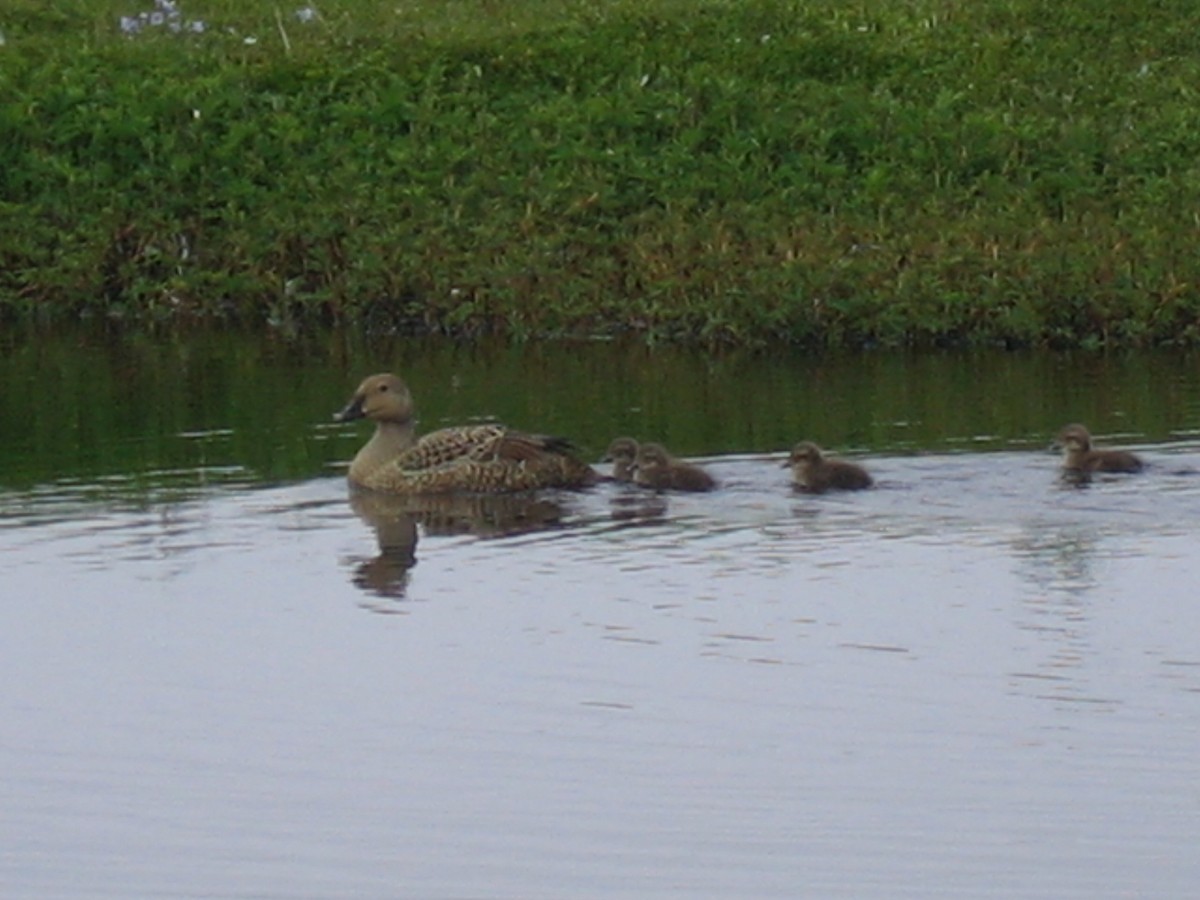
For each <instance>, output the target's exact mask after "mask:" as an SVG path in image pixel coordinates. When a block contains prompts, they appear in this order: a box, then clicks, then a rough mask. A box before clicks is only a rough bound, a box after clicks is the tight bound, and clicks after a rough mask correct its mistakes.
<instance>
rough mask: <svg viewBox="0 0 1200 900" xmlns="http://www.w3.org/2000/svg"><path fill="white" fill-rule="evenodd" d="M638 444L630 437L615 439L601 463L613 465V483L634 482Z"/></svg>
mask: <svg viewBox="0 0 1200 900" xmlns="http://www.w3.org/2000/svg"><path fill="white" fill-rule="evenodd" d="M637 454H638V442H637V441H635V440H634V439H633V438H630V437H619V438H614V439H613V442H612V443H611V444H609V445H608V450H607V451H605V453H604V456H603V457H602V458H601V459H600V462H610V463H612V464H613V468H612V477H613V481H624V482H631V481H633V476H634V470H635V468H636V464H637Z"/></svg>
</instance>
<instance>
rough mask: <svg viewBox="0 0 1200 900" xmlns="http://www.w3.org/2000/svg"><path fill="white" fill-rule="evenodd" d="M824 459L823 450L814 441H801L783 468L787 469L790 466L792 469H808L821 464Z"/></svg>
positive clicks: (793, 449)
mask: <svg viewBox="0 0 1200 900" xmlns="http://www.w3.org/2000/svg"><path fill="white" fill-rule="evenodd" d="M824 458H825V457H824V455H823V454H822V453H821V448H820V447H818V446H817V445H816V444H814V443H813V442H812V441H801V442H800V443H798V444H797V445H796V446H795V447H793V448H792V452H791V455H789V456H788V458H787V460H786V461H785V462H784V464H783V466H782V468H784V469H786V468H788V467H789V466H791V467H792V468H797V467H802V468H808V467H809V466H811V465H815V464H817V463H819V462H820V461H821V460H822V459H824Z"/></svg>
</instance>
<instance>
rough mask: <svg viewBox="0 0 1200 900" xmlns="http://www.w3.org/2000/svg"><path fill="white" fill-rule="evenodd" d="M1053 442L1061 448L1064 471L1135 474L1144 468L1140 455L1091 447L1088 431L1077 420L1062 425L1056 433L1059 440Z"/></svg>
mask: <svg viewBox="0 0 1200 900" xmlns="http://www.w3.org/2000/svg"><path fill="white" fill-rule="evenodd" d="M1055 443H1056V444H1057V445H1059V446H1061V447H1062V450H1063V471H1064V472H1067V473H1074V474H1090V473H1092V472H1124V473H1129V474H1134V473H1137V472H1140V471H1142V469H1144V468H1145V464H1144V463H1143V462H1142V460H1141V458H1140V457H1138V456H1136V455H1135V454H1133V453H1130V452H1129V451H1128V450H1099V449H1095V448H1093V447H1092V435H1091V433H1090V432H1089V431H1088V430H1087V428H1086V427H1084V426H1083V425H1080V424H1078V423H1076V424H1074V425H1067V426H1066V427H1064V428H1063V430H1062V431H1060V432H1059V433H1058V440H1057V441H1056V442H1055Z"/></svg>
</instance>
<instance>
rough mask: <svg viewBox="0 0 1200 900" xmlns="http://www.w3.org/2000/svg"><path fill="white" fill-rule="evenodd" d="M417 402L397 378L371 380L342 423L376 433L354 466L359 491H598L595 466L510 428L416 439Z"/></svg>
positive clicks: (562, 446) (554, 441)
mask: <svg viewBox="0 0 1200 900" xmlns="http://www.w3.org/2000/svg"><path fill="white" fill-rule="evenodd" d="M413 412H414V407H413V399H412V394H411V392H410V391H409V389H408V385H406V384H405V383H404V382H403V381H402V380H401V379H400V378H398V377H397V376H395V375H391V374H386V373H385V374H380V375H371V376H369V377H368V378H366V379H364V380H363V382H362V384H360V385H359V386H358V390H356V391H355V392H354V396H353V397H351V398H350V402H349V403H347V404H346V406H345V408H343V409H342V410H341V411H340V412H338V413H336V414H335V415H334V419H335V420H336V421H339V422H352V421H355V420H357V419H364V418H365V419H370V420H371V421H372V422H374V423H375V433H374V434H373V435H371V439H370V440H369V441H367V443H366V444H365V445H364V446H363V448H362V449H361V450H359V451H358V454H357V455H356V456H355V457H354V461H353V462H351V463H350V471H349V476H348V477H349V480H350V483H351V484H352V485H354V486H356V487H360V488H367V489H369V490H375V491H384V492H387V493H392V494H447V493H483V494H502V493H511V492H514V491H531V490H537V489H539V488H580V487H586V486H588V485H590V484H593V483H595V481H596V477H597V476H596V473H595V471H594V470H593V469H592V467H591V466H589V465H587V464H586V463H584V462H582V461H581V460H579V459H578V458H576V457H575V455H574V454H573V453H572V447H571V444H570V442H569V441H567V440H566V439H564V438H559V437H549V436H546V435H539V434H526V433H524V432H520V431H514V430H512V429H510V428H506V427H505V426H503V425H495V424H493V425H466V426H461V427H456V428H442V429H440V430H438V431H433V432H430V433H429V434H426V435H424V436H422V437H418V436H417V433H416V423H415V421H414V418H413Z"/></svg>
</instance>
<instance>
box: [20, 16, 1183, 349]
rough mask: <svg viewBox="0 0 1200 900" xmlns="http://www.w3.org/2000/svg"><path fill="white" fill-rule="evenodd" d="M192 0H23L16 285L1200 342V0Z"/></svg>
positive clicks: (418, 318)
mask: <svg viewBox="0 0 1200 900" xmlns="http://www.w3.org/2000/svg"><path fill="white" fill-rule="evenodd" d="M164 9H166V7H162V6H160V7H158V8H157V9H156V7H155V5H154V0H128V2H115V0H61V2H59V3H55V4H46V3H44V2H42V0H9V2H7V3H6V4H5V5H4V8H3V9H2V10H0V33H2V34H3V44H2V45H0V318H3V319H5V320H8V321H9V322H16V321H47V322H54V321H61V320H65V319H71V318H77V317H81V316H85V317H86V316H90V317H95V318H107V319H114V320H120V321H125V322H133V323H143V324H144V323H164V322H169V323H175V322H180V323H186V322H191V321H194V320H196V319H206V320H211V319H220V320H228V321H231V322H233V321H236V322H239V323H252V324H253V323H263V322H267V323H271V324H272V325H277V326H280V327H303V326H304V325H305V324H306V323H310V322H322V323H327V322H331V321H333V322H343V323H361V324H364V325H367V326H369V327H376V328H395V329H401V330H414V331H421V330H433V331H444V332H447V333H455V334H478V333H489V332H500V333H505V334H509V335H513V336H516V337H522V336H532V335H543V334H605V333H614V332H621V331H631V330H632V331H638V332H643V333H645V334H646V335H648V336H649V337H651V338H652V339H691V340H706V341H718V342H724V341H728V342H744V343H758V342H770V341H774V340H787V341H795V342H803V343H808V344H813V345H825V346H854V345H861V344H913V345H926V344H941V343H1006V344H1011V345H1049V346H1059V345H1064V346H1119V345H1135V344H1138V345H1147V344H1158V343H1189V344H1195V343H1200V253H1197V252H1196V247H1197V243H1198V241H1197V237H1198V233H1200V113H1198V110H1200V96H1198V92H1200V43H1197V40H1196V35H1197V34H1200V5H1197V4H1195V3H1192V2H1189V0H1137V2H1134V0H1103V2H1101V0H1079V2H1069V3H1064V2H1048V0H973V2H967V0H897V2H889V3H874V2H857V3H854V2H851V3H847V2H845V0H811V2H789V0H730V2H712V0H710V2H684V0H638V2H632V0H589V2H583V0H523V2H520V0H419V2H411V3H401V2H397V0H387V2H382V0H329V2H321V3H319V4H316V5H315V6H314V7H309V8H305V9H306V10H308V11H305V9H301V8H300V4H295V5H294V6H292V5H282V4H247V3H233V2H232V0H212V2H202V0H178V3H177V5H176V12H175V13H174V14H167V13H164ZM141 12H147V13H150V12H156V13H158V14H160V15H163V16H164V22H163V24H162V25H156V24H152V23H151V22H150V21H149V18H148V17H147V19H146V21H144V22H141V27H140V30H138V31H137V32H136V33H126V32H125V31H123V30H122V16H125V17H130V19H132V18H133V17H136V16H137V15H138V13H141ZM139 21H140V20H139ZM172 24H174V25H176V26H178V30H177V31H176V30H172V28H171V25H172ZM126 27H127V28H132V27H134V26H133V25H131V24H130V22H129V21H127V22H126Z"/></svg>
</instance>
